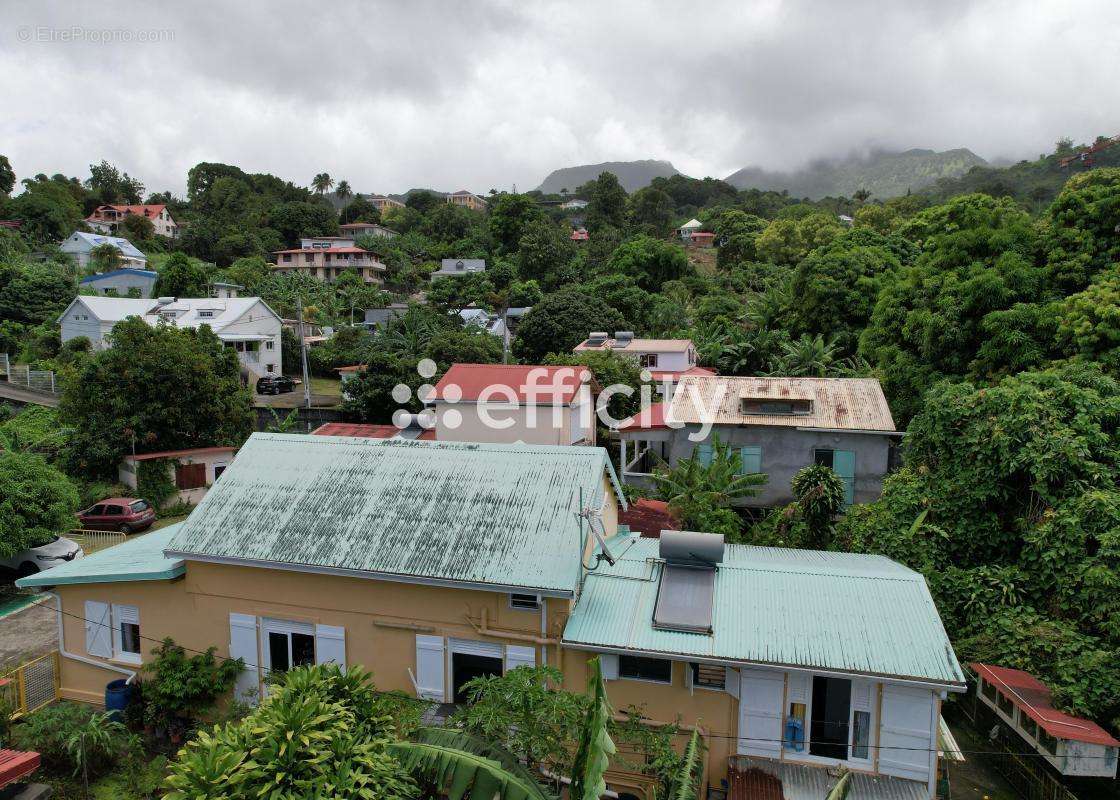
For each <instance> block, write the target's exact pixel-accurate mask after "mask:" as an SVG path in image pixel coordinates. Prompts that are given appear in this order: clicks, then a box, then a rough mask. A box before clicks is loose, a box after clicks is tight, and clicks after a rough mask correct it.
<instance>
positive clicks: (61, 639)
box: [43, 591, 136, 685]
mask: <svg viewBox="0 0 1120 800" xmlns="http://www.w3.org/2000/svg"><path fill="white" fill-rule="evenodd" d="M43 594H48V595H50V596H51V597H53V598H54V602H55V617H56V619H57V620H58V652H59V655H61V656H62V657H63V658H68V659H70V660H71V661H77V662H79V663H82V664H89V665H90V666H91V667H100V668H101V669H107V670H111V671H112V672H117V673H120V674H121V675H127V676H128V680H126V681H125V684H126V685H129V684H131V683H132V682H133V681H134V680H135V679H136V672H135V670H131V669H125V668H124V667H118V666H117V665H116V664H106V663H105V662H104V661H98V660H97V659H95V658H89V657H88V656H80V655H78V654H77V653H68V652H66V634H65V630H64V628H65V626H64V625H63V622H62V598H61V597H60V596H59V595H58V594H56V593H55V592H51V591H44V592H43Z"/></svg>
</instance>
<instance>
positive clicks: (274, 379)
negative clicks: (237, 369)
mask: <svg viewBox="0 0 1120 800" xmlns="http://www.w3.org/2000/svg"><path fill="white" fill-rule="evenodd" d="M295 388H296V382H295V381H293V380H292V379H291V378H289V377H288V376H286V375H264V376H262V377H260V378H258V379H257V394H283V393H284V392H291V391H294V390H295Z"/></svg>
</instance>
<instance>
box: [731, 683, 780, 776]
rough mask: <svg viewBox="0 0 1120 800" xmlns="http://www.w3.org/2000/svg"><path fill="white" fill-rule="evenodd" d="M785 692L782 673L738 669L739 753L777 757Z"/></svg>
mask: <svg viewBox="0 0 1120 800" xmlns="http://www.w3.org/2000/svg"><path fill="white" fill-rule="evenodd" d="M785 691H786V679H785V674H784V673H782V672H774V671H772V670H762V669H742V670H740V684H739V735H738V739H739V750H738V752H739V753H741V754H743V755H757V756H768V757H771V758H777V757H778V756H779V754H780V753H781V749H782V705H783V703H784V702H785Z"/></svg>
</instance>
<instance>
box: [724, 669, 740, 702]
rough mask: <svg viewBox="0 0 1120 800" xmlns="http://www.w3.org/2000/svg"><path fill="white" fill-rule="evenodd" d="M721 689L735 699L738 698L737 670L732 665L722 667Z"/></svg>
mask: <svg viewBox="0 0 1120 800" xmlns="http://www.w3.org/2000/svg"><path fill="white" fill-rule="evenodd" d="M723 689H724V691H726V692H727V693H728V694H729V695H731V696H732V697H734V698H735V699H736V700H738V699H739V670H737V669H735V668H734V667H724V673H723Z"/></svg>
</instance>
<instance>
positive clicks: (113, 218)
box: [86, 203, 179, 239]
mask: <svg viewBox="0 0 1120 800" xmlns="http://www.w3.org/2000/svg"><path fill="white" fill-rule="evenodd" d="M130 216H138V217H145V218H146V219H149V220H151V223H152V226H153V227H154V228H155V232H156V233H158V234H159V235H160V236H166V237H168V238H169V239H174V238H175V237H176V236H178V235H179V226H178V225H177V224H175V220H173V219H172V218H171V212H170V211H168V210H167V206H166V205H164V204H162V203H153V204H149V205H104V206H98V207H97V208H96V209H95V210H94V212H93V213H92V214H90V215H89V216H88V217H86V224H87V225H89V226H90V227H91V228H93V229H94V230H95V231H100V232H101V233H109V234H114V233H116V232H117V227H118V226H119V225H120V224H121V223H122V222H124V220H125V219H126V218H127V217H130Z"/></svg>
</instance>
